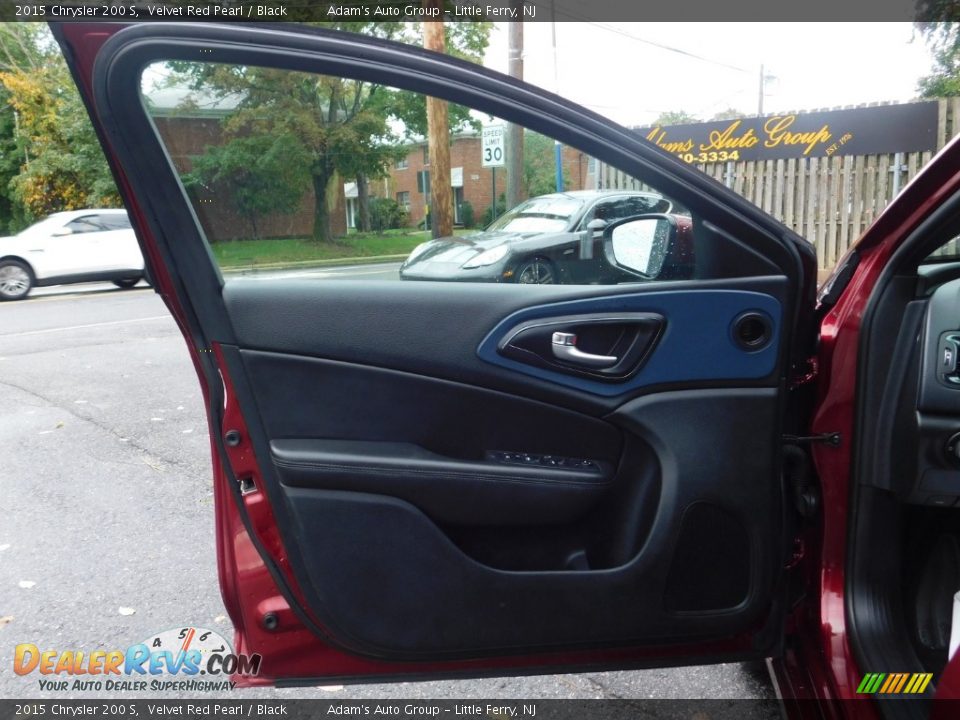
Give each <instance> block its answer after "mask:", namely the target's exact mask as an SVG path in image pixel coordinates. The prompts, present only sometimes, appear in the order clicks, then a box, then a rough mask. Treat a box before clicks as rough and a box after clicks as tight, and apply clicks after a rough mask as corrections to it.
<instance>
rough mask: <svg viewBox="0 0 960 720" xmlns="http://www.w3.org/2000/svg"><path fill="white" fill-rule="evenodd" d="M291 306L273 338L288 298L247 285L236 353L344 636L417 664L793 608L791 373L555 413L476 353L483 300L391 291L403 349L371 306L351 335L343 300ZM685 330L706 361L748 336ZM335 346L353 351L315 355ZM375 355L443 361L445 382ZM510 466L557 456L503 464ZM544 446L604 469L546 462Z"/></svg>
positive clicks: (354, 646)
mask: <svg viewBox="0 0 960 720" xmlns="http://www.w3.org/2000/svg"><path fill="white" fill-rule="evenodd" d="M729 285H730V286H731V287H730V289H729V290H728V292H731V293H733V292H735V290H734V288H733V287H732V286H733V285H734V283H730V284H729ZM748 285H749V283H748ZM769 286H770V287H776V286H777V285H776V283H773V282H772V283H770V284H769ZM610 290H611V289H610V288H607V289H606V292H607V293H608V294H609V292H610ZM619 290H620V291H621V292H623V293H624V294H625V295H627V296H628V297H630V298H637V297H641V298H642V294H640V295H639V296H638V294H637V292H636V288H620V289H619ZM248 291H249V292H250V293H252V294H253V295H255V296H256V298H257V302H256V303H254V302H253V301H252V300H251V298H250V297H248V296H247V293H248ZM292 292H295V295H296V298H295V300H291V297H290V294H291V290H290V287H289V286H288V287H286V288H285V289H283V290H282V292H281V293H280V295H282V296H283V298H284V301H283V303H282V306H283V307H284V308H285V309H286V320H285V321H284V322H283V323H279V324H277V323H273V324H269V323H267V322H262V321H261V320H260V318H261V313H262V312H264V310H263V308H265V307H266V308H270V307H276V306H277V305H279V304H280V299H279V298H274V297H272V296H271V290H270V283H268V282H239V283H233V282H231V283H229V284H228V285H227V288H226V292H225V294H226V297H227V299H228V306H229V307H230V309H231V314H232V317H233V318H234V324H235V327H236V329H237V335H238V337H239V338H240V339H241V340H242V342H243V343H244V345H245V347H241V348H239V349H238V348H226V347H225V348H224V350H225V356H226V357H227V358H228V360H229V363H230V371H231V376H232V377H234V379H235V380H236V378H238V377H241V378H245V382H240V383H237V386H238V391H239V393H240V400H241V404H242V405H244V406H245V407H246V408H252V407H253V406H255V407H256V416H257V417H258V418H259V422H258V423H256V424H255V427H258V428H262V431H259V432H255V431H254V429H253V428H251V432H252V433H253V432H255V434H256V436H255V437H254V438H253V440H254V444H255V449H256V452H257V455H258V457H261V458H269V459H270V461H271V462H270V467H269V470H268V472H266V473H265V477H264V480H265V483H264V484H265V486H266V487H265V489H266V490H267V492H268V494H269V495H270V497H271V500H272V501H273V502H272V505H273V507H274V508H275V512H277V515H278V525H279V527H280V528H282V533H283V535H284V537H285V541H286V545H287V547H288V548H290V549H291V553H290V556H291V560H292V561H293V566H294V567H295V568H296V569H297V571H298V572H297V574H298V578H299V581H300V582H299V584H300V585H301V587H302V588H304V590H305V592H306V593H307V596H308V599H309V604H310V607H311V608H313V609H314V610H315V611H316V612H317V614H318V616H319V618H320V619H321V620H322V622H323V623H324V625H325V626H327V627H328V628H329V629H330V630H331V632H333V634H334V636H335V637H336V639H337V640H338V641H339V642H341V643H342V644H343V645H344V646H346V647H348V648H350V649H351V650H353V651H355V652H360V653H364V654H369V655H374V656H377V657H383V658H390V659H407V658H415V657H439V656H477V655H485V654H496V653H503V652H514V651H516V650H518V649H520V648H525V649H527V650H530V649H548V648H554V647H575V646H579V645H584V644H589V643H591V642H594V643H601V644H635V643H638V642H642V643H649V642H666V641H668V640H673V641H681V640H689V639H692V638H699V637H716V636H725V635H732V634H735V633H737V632H740V631H743V630H745V629H746V628H747V627H749V626H750V625H751V624H753V623H757V622H758V621H759V620H760V618H761V616H763V615H764V613H769V612H770V610H771V606H770V592H771V587H772V584H773V582H774V579H775V577H776V567H777V562H778V560H780V559H781V558H782V552H783V551H782V545H781V543H780V538H779V527H780V514H779V513H780V510H779V508H780V501H781V496H780V485H779V479H778V471H777V459H776V452H777V433H778V427H779V426H778V421H777V417H778V415H779V403H780V399H779V392H778V390H777V380H776V379H775V378H771V379H767V378H766V377H763V378H750V379H748V380H747V381H745V382H747V383H749V384H750V385H752V387H729V388H714V389H708V388H707V387H705V386H704V384H703V383H702V382H696V383H692V384H693V385H695V386H696V389H688V390H676V391H665V392H664V391H661V392H654V393H649V392H645V389H644V388H643V387H640V388H633V389H632V390H625V391H623V392H622V393H621V396H620V397H617V398H616V400H615V407H613V408H609V409H608V408H605V407H604V406H603V405H604V404H605V403H604V404H600V403H591V405H590V409H591V411H590V412H589V413H587V412H580V411H576V410H572V409H569V408H568V407H565V405H567V404H568V402H566V401H569V400H571V398H573V399H576V398H577V396H578V395H579V392H578V390H577V389H575V388H567V387H562V386H560V387H557V386H556V385H553V384H552V383H551V386H552V388H551V392H550V395H551V396H553V397H555V398H557V401H556V402H545V401H543V400H540V399H534V398H532V397H525V396H524V394H521V393H516V392H508V391H507V390H508V388H509V387H510V382H509V380H508V378H509V377H510V376H511V375H515V373H513V372H512V371H510V370H507V369H506V368H503V367H498V366H496V365H494V364H491V363H489V362H487V361H486V360H485V359H484V358H483V357H482V356H480V355H478V354H476V352H475V351H474V352H473V353H471V352H469V349H470V348H476V347H477V345H476V339H477V337H478V336H479V335H483V334H484V333H483V329H482V328H477V327H476V326H475V324H474V323H472V322H471V323H464V322H462V321H461V322H459V323H458V321H457V318H458V316H459V317H462V314H463V313H464V312H465V310H464V308H463V307H462V306H461V305H460V303H461V302H463V298H464V297H468V298H471V301H474V300H475V298H473V297H472V296H473V294H474V293H475V292H485V291H484V290H481V289H479V288H477V289H475V288H474V286H470V287H462V286H454V285H450V284H446V283H443V284H432V283H431V284H426V285H419V286H414V285H410V284H400V283H397V284H395V285H393V286H390V287H385V286H373V288H372V292H374V293H375V294H379V295H380V296H381V301H380V302H379V303H378V307H379V317H378V318H377V321H376V322H377V323H378V325H379V326H381V327H389V328H390V329H391V331H390V335H389V338H386V337H385V335H384V334H383V333H382V332H381V333H368V332H366V331H365V329H364V326H363V322H364V320H363V318H362V313H361V315H360V316H359V317H358V315H357V314H356V313H354V316H353V318H352V321H353V323H356V322H358V321H359V323H360V324H359V325H355V327H356V331H355V332H353V333H351V334H350V340H349V342H348V343H340V344H336V345H333V344H331V343H330V342H329V340H328V337H329V333H330V332H332V330H331V325H334V326H336V325H338V324H340V323H342V322H344V319H343V317H342V315H340V313H339V312H338V311H337V306H338V305H339V304H341V303H343V302H344V293H343V292H342V288H341V287H339V286H338V285H337V284H327V283H312V284H309V285H308V284H300V285H297V286H296V289H295V291H292ZM698 292H699V291H697V290H688V291H687V294H689V295H692V296H696V295H697V294H698ZM551 294H553V295H558V294H559V295H560V296H561V297H563V298H564V300H563V301H562V302H559V303H554V304H553V307H554V308H556V310H555V312H554V313H552V315H551V316H552V317H556V316H558V315H562V314H563V313H564V311H563V310H562V308H563V307H565V306H568V305H570V304H571V302H570V301H569V300H566V298H568V297H570V296H571V295H575V293H574V292H573V291H571V290H567V291H565V292H563V293H557V292H556V290H555V289H554V290H553V292H552V293H551ZM587 294H588V295H589V294H592V293H587ZM652 294H653V295H657V293H652ZM383 296H389V302H385V301H384V297H383ZM614 297H616V296H614ZM763 297H767V298H770V299H771V300H772V299H773V298H772V297H771V296H770V295H764V296H763ZM597 301H599V302H608V301H609V296H608V299H607V300H604V299H603V298H600V299H599V300H597ZM631 301H633V300H631ZM577 302H583V303H584V305H585V306H586V308H587V309H589V308H590V307H592V305H593V304H594V302H595V300H592V299H587V300H580V301H577ZM649 302H650V303H651V304H656V302H657V301H656V300H655V299H651V300H650V301H649ZM360 304H361V305H362V303H360ZM503 304H504V305H506V306H507V307H506V308H505V309H500V307H499V306H496V305H493V306H492V305H491V304H488V305H478V306H476V307H477V313H478V314H488V315H489V319H486V320H485V322H487V323H488V328H487V329H488V330H489V329H490V328H491V326H493V327H498V326H500V325H502V324H504V322H505V320H504V319H503V315H504V314H507V316H508V317H509V316H510V313H509V303H503ZM641 306H642V303H641ZM495 307H496V308H497V310H494V308H495ZM727 310H729V309H727ZM729 311H730V312H732V314H731V318H730V319H731V320H732V319H733V317H735V315H736V312H734V311H732V310H729ZM498 315H499V316H500V317H498ZM369 321H370V322H372V321H373V320H372V318H371V319H369ZM664 323H665V325H666V327H668V328H669V329H670V331H671V332H672V333H673V334H674V342H684V343H687V344H688V345H689V346H690V347H695V346H697V344H699V345H702V346H706V347H711V346H715V345H716V344H717V343H719V342H730V340H729V329H728V327H727V325H728V324H729V323H728V322H725V323H723V324H721V325H718V326H717V329H716V330H715V332H717V333H720V337H719V338H717V337H715V336H710V335H707V334H705V331H704V329H703V327H704V326H703V325H702V324H697V325H695V326H694V327H693V328H692V330H689V331H688V330H687V326H686V324H685V323H682V322H677V321H673V320H672V319H671V318H670V317H669V316H666V317H665V319H664ZM424 337H433V338H435V339H436V342H434V343H433V344H429V343H424V342H423V341H422V338H424ZM295 338H296V339H295ZM294 346H295V347H297V348H299V350H300V354H293V353H291V352H287V351H286V350H288V349H291V348H292V347H294ZM250 348H266V350H264V349H250ZM464 348H466V349H468V351H467V352H465V351H464ZM278 349H282V350H283V351H282V352H279V351H278ZM659 351H660V347H656V348H654V349H653V351H652V354H651V357H652V358H653V359H655V358H656V356H657V354H658V352H659ZM328 352H329V353H331V354H335V355H336V356H337V359H336V360H329V359H324V358H323V357H308V356H307V355H306V353H309V354H310V355H317V356H322V355H324V354H326V353H328ZM651 361H652V360H651ZM372 363H377V364H389V365H393V366H397V367H400V368H411V367H416V366H418V365H424V364H428V363H433V364H434V366H433V368H432V374H433V375H436V376H438V377H428V376H426V375H425V374H417V373H412V372H408V371H407V370H398V369H393V368H390V367H377V366H374V365H373V364H372ZM444 375H446V376H449V377H450V378H455V379H443V378H442V376H444ZM465 377H468V378H470V379H471V380H472V381H473V383H475V384H468V383H466V382H463V378H465ZM636 377H637V379H638V380H640V379H642V377H643V370H642V369H641V371H640V372H639V373H638V374H637V376H636ZM529 382H530V380H529V378H526V379H525V380H524V387H526V388H527V389H529ZM690 384H691V383H688V385H690ZM761 384H766V385H767V387H762V386H760V385H761ZM496 388H501V389H496ZM527 394H534V395H535V394H537V393H527ZM630 397H633V398H634V399H632V400H630V399H629V398H630ZM569 404H573V405H576V404H577V403H576V402H573V403H569ZM503 452H508V453H512V454H518V455H526V456H529V457H531V459H535V460H536V462H532V463H530V464H523V463H520V464H518V463H517V462H516V459H515V458H510V460H511V462H506V463H504V462H502V456H501V455H500V453H503ZM543 456H549V457H550V458H564V459H565V460H566V459H569V460H576V461H584V460H586V461H589V462H590V463H592V466H591V467H589V468H587V469H586V470H584V469H582V468H579V469H578V468H576V467H575V468H574V469H573V470H565V469H558V468H556V467H549V466H548V467H545V466H543V465H541V461H542V458H543ZM331 548H337V551H336V552H331V551H330V549H331ZM401 626H402V627H401Z"/></svg>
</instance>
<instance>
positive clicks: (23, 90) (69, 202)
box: [0, 24, 120, 225]
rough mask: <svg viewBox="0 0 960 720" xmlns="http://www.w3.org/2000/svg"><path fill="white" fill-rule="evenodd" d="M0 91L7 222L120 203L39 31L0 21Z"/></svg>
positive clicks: (71, 89) (66, 77) (55, 55)
mask: <svg viewBox="0 0 960 720" xmlns="http://www.w3.org/2000/svg"><path fill="white" fill-rule="evenodd" d="M0 88H2V94H3V95H4V96H5V99H6V102H7V105H6V107H7V108H10V110H11V115H12V118H13V132H14V138H13V143H12V145H11V143H10V136H6V137H4V136H3V135H2V130H0V147H4V149H5V150H7V149H9V150H10V151H11V152H10V153H9V154H7V153H4V159H3V162H2V164H0V183H2V182H3V181H4V180H6V182H5V183H3V187H0V193H6V198H5V199H6V203H7V207H6V209H7V212H9V216H8V219H7V221H6V224H7V225H10V224H14V225H20V224H24V223H26V222H28V221H30V220H32V219H34V218H37V217H42V216H45V215H48V214H50V213H52V212H57V211H59V210H73V209H79V208H83V207H104V206H107V207H114V206H118V205H119V203H120V197H119V194H118V193H117V189H116V186H115V184H114V182H113V177H112V175H111V173H110V169H109V166H108V165H107V162H106V158H104V155H103V151H102V149H101V148H100V143H99V141H98V140H97V137H96V134H95V133H94V130H93V126H92V125H91V124H90V120H89V118H88V116H87V112H86V108H85V107H84V105H83V102H82V101H81V99H80V95H79V93H78V92H77V90H76V87H75V85H74V83H73V80H72V78H71V77H70V73H69V72H68V70H67V67H66V64H65V63H64V62H63V58H62V57H61V55H60V53H59V51H58V50H57V49H56V46H55V45H54V44H53V42H52V40H51V38H50V36H49V34H48V32H47V30H46V28H42V27H37V26H31V25H28V24H22V25H21V24H6V25H3V26H0ZM7 127H9V122H8V123H7ZM14 165H15V166H16V171H15V174H12V175H11V173H12V172H13V166H14ZM3 209H4V208H3V207H2V206H0V211H2V210H3Z"/></svg>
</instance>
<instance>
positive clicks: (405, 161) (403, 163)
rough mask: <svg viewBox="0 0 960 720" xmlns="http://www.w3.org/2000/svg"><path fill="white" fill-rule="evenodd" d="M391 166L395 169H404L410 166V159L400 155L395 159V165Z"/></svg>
mask: <svg viewBox="0 0 960 720" xmlns="http://www.w3.org/2000/svg"><path fill="white" fill-rule="evenodd" d="M393 167H394V169H396V170H406V169H407V168H408V167H410V160H409V158H405V157H402V158H400V159H399V160H397V163H396V165H394V166H393Z"/></svg>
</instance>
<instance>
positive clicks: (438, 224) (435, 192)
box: [423, 0, 453, 238]
mask: <svg viewBox="0 0 960 720" xmlns="http://www.w3.org/2000/svg"><path fill="white" fill-rule="evenodd" d="M423 6H424V8H436V9H438V10H439V11H440V15H438V17H443V14H442V11H443V8H442V0H424V2H423ZM423 46H424V47H425V48H426V49H427V50H434V51H436V52H444V49H445V45H444V39H443V21H442V20H437V21H429V22H425V23H423ZM427 144H428V148H429V149H428V152H429V153H430V174H431V175H432V176H433V179H432V180H431V182H430V232H431V235H432V237H434V238H438V237H444V236H447V235H453V192H452V191H451V189H450V124H449V119H448V115H447V103H446V101H444V100H440V99H439V98H435V97H431V96H430V95H427Z"/></svg>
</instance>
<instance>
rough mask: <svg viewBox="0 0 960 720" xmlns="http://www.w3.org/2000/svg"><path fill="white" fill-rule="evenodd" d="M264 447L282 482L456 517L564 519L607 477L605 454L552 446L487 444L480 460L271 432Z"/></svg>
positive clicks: (514, 521) (590, 500)
mask: <svg viewBox="0 0 960 720" xmlns="http://www.w3.org/2000/svg"><path fill="white" fill-rule="evenodd" d="M521 442H522V441H521ZM270 450H271V458H272V460H273V464H274V465H275V466H276V467H277V470H278V474H279V476H280V481H281V482H282V483H284V484H285V485H289V486H294V487H308V488H318V489H323V490H349V491H352V492H363V493H375V494H378V495H389V496H391V497H395V498H398V499H401V500H407V501H408V502H410V503H411V504H413V505H416V506H417V507H418V508H420V509H421V510H423V511H424V512H425V513H427V515H429V516H430V517H431V518H433V519H434V520H436V521H437V522H441V523H450V524H458V525H490V524H491V518H495V523H496V524H498V525H543V524H551V523H561V522H569V521H572V520H574V519H576V518H577V517H580V516H582V515H583V514H584V513H585V512H586V511H587V510H589V509H590V508H591V507H592V506H593V505H594V504H595V503H596V501H597V500H598V499H599V498H601V497H602V496H603V495H604V494H605V491H606V490H607V489H608V487H609V485H610V482H611V480H612V478H613V473H612V468H611V467H610V465H609V464H608V463H606V462H603V461H600V460H591V459H584V458H569V457H562V456H558V455H552V454H546V455H541V454H539V453H527V452H510V451H488V453H487V456H488V457H487V458H485V459H483V460H463V459H459V458H450V457H445V456H443V455H437V454H436V453H432V452H430V451H429V450H424V449H423V448H422V447H419V446H418V445H413V444H411V443H396V442H358V441H356V440H277V441H274V442H272V443H271V444H270ZM504 456H506V457H508V458H511V459H512V458H513V457H514V456H517V457H519V458H521V460H520V461H519V462H515V461H510V462H504V461H502V460H501V459H500V458H502V457H504ZM522 458H527V459H528V460H527V461H526V462H525V461H523V460H522ZM544 458H547V460H546V461H544ZM551 463H552V464H551ZM557 463H560V465H559V466H558V465H557Z"/></svg>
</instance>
